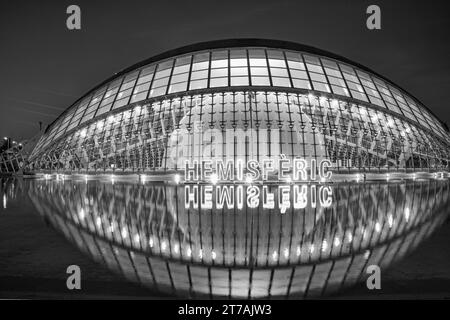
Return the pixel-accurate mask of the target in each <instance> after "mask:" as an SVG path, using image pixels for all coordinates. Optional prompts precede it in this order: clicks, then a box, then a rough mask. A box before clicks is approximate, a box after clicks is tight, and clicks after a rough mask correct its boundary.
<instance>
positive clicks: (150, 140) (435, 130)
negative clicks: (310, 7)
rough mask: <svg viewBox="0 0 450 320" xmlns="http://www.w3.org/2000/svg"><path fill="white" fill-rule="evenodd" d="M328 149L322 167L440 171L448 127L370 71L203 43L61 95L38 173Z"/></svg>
mask: <svg viewBox="0 0 450 320" xmlns="http://www.w3.org/2000/svg"><path fill="white" fill-rule="evenodd" d="M281 154H284V155H285V156H286V157H287V158H288V159H291V160H293V159H294V158H304V159H307V160H310V159H316V160H317V161H318V162H319V161H320V160H321V159H328V160H330V161H331V162H332V163H333V166H334V168H333V171H335V172H342V171H344V172H348V171H349V170H350V171H351V170H354V171H361V170H364V171H380V170H387V171H392V172H394V171H399V170H400V171H433V172H434V171H443V170H445V171H447V170H448V160H449V132H448V128H446V126H445V125H444V124H442V123H441V122H440V121H439V120H438V119H437V118H436V117H435V116H434V115H433V114H432V113H431V112H430V111H429V110H428V109H427V108H426V107H425V106H423V105H422V104H421V103H420V102H419V101H418V100H417V99H415V98H414V97H412V96H411V95H410V94H408V93H407V92H405V91H404V90H402V89H400V88H399V87H398V86H396V85H395V84H393V83H392V82H390V81H389V80H387V79H385V78H383V77H382V76H380V75H377V74H376V73H375V72H373V71H371V70H369V69H367V68H365V67H363V66H361V65H358V64H356V63H353V62H351V61H348V60H347V59H345V58H342V57H338V56H336V55H333V54H331V53H327V52H324V51H321V50H317V49H314V48H310V47H306V46H301V45H297V44H292V43H286V42H277V41H255V40H253V41H251V40H236V41H222V42H211V43H204V44H199V45H194V46H190V47H185V48H181V49H178V50H176V51H173V52H168V53H165V54H162V55H160V56H158V57H155V58H151V59H149V60H147V61H144V62H142V63H140V64H137V65H135V66H132V67H131V68H128V69H126V70H124V71H123V72H120V73H118V74H116V75H115V76H113V77H112V78H110V79H108V80H107V81H105V82H104V83H102V84H101V85H99V86H97V87H96V88H94V89H93V90H91V91H90V92H89V93H87V94H86V95H85V96H83V97H81V98H80V99H79V100H77V101H76V102H75V103H74V104H73V105H72V106H70V107H69V108H68V109H67V110H66V111H65V112H64V113H63V114H62V115H61V116H60V117H59V118H58V119H57V120H56V121H55V122H54V123H53V124H52V125H51V126H50V127H49V128H48V129H47V130H46V133H45V134H44V135H43V137H42V138H41V139H40V141H39V143H38V145H37V147H36V148H35V149H34V151H33V153H32V155H31V156H30V165H29V168H30V169H31V170H34V171H37V172H49V171H50V172H55V171H58V172H71V173H73V172H80V171H81V172H92V173H102V172H105V171H115V172H128V171H133V172H135V171H139V172H142V171H145V172H148V173H152V172H153V173H155V172H161V171H163V172H167V171H169V172H170V171H173V170H179V169H180V168H183V166H182V165H180V164H181V162H182V160H184V159H188V160H202V159H209V158H218V159H222V160H224V161H225V160H234V161H236V160H239V159H241V160H244V161H247V160H250V159H256V160H261V159H264V158H272V159H274V160H276V159H277V158H279V157H280V155H281Z"/></svg>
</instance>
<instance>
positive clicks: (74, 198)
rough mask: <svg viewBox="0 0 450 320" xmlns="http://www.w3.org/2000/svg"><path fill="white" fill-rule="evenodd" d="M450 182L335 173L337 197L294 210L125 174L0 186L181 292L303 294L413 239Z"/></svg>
mask: <svg viewBox="0 0 450 320" xmlns="http://www.w3.org/2000/svg"><path fill="white" fill-rule="evenodd" d="M277 187H278V186H272V187H270V188H272V189H274V190H276V188H277ZM213 188H214V190H215V188H216V187H213ZM449 188H450V185H449V180H422V181H420V180H414V181H413V180H411V181H389V182H386V181H384V182H365V183H334V184H333V185H332V201H331V204H330V205H325V206H324V205H321V203H320V202H317V205H313V204H312V203H311V202H308V204H307V205H306V206H304V207H303V208H301V209H298V208H297V209H296V208H294V206H291V207H289V208H288V209H287V210H286V211H285V213H281V212H280V208H278V207H277V206H274V208H273V209H268V208H263V204H262V201H261V202H260V203H259V205H258V207H256V208H250V207H249V205H248V203H247V202H246V201H243V202H242V206H241V207H239V206H238V205H235V206H234V207H232V208H231V207H227V206H224V207H223V208H222V209H217V208H216V207H217V206H216V204H214V206H213V207H212V209H204V208H203V209H199V208H201V201H200V203H199V207H198V208H193V206H186V201H185V200H186V199H185V196H186V193H185V186H184V185H170V184H162V183H161V184H157V183H150V182H145V183H126V182H121V181H119V180H118V181H114V183H111V181H100V180H86V179H80V180H76V179H65V180H58V181H57V180H53V179H49V180H37V179H27V180H24V181H21V183H20V184H18V183H17V182H14V180H6V181H5V180H4V181H3V182H2V193H3V194H2V196H3V198H4V199H6V200H5V206H6V205H7V203H8V201H9V200H8V199H9V198H10V197H14V196H15V193H17V190H16V189H24V190H26V191H27V193H28V195H29V197H30V199H31V200H32V202H33V203H34V206H35V207H36V208H37V210H38V211H39V213H40V214H41V215H43V216H44V217H46V219H47V220H49V221H50V222H51V223H52V225H53V226H54V227H55V228H56V229H57V230H59V231H60V232H62V233H63V234H64V235H65V237H67V238H68V239H69V240H70V241H71V242H72V243H73V244H75V245H76V246H77V247H78V248H80V249H81V250H82V251H84V252H85V253H86V254H88V255H89V256H90V257H92V258H93V259H95V260H96V261H98V262H99V263H102V264H106V265H107V266H108V267H109V268H110V269H112V270H114V271H116V272H118V273H120V274H123V275H124V276H125V277H126V278H128V279H129V280H131V281H134V282H140V283H142V284H144V285H146V286H150V287H156V288H158V289H160V290H162V291H166V292H167V291H168V292H172V293H174V294H181V295H184V294H190V295H194V296H202V295H206V296H212V295H218V296H233V297H267V296H293V297H305V296H317V295H322V294H329V293H332V292H335V291H337V290H339V289H341V288H342V287H345V286H349V285H351V284H354V283H355V282H357V281H359V280H361V279H363V278H364V277H365V276H366V274H365V269H366V267H367V266H369V265H372V264H376V265H379V266H380V267H381V268H384V267H387V266H388V265H390V264H391V263H392V262H394V261H395V260H398V259H400V258H401V257H403V256H404V255H405V254H406V253H408V252H410V251H411V250H413V249H414V248H415V247H416V246H417V245H418V244H419V243H420V242H421V241H423V240H424V239H425V238H427V237H428V236H429V235H430V234H431V233H432V232H433V231H434V230H435V229H436V227H438V226H439V225H440V224H441V223H442V222H443V221H444V220H445V218H446V216H447V214H448V202H449ZM310 189H311V186H308V190H309V191H310ZM15 191H16V192H15ZM274 195H275V203H277V201H278V199H277V193H276V192H274ZM291 198H292V194H291ZM213 202H214V201H213Z"/></svg>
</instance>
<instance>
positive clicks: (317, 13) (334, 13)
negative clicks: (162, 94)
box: [0, 0, 450, 140]
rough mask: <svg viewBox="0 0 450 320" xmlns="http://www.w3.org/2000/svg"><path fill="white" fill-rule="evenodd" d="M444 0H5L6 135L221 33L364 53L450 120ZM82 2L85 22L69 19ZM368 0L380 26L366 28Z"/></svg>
mask: <svg viewBox="0 0 450 320" xmlns="http://www.w3.org/2000/svg"><path fill="white" fill-rule="evenodd" d="M446 2H448V1H417V3H416V4H414V3H413V2H412V1H378V0H377V1H365V0H354V1H349V0H347V1H341V0H330V1H317V0H316V1H300V0H290V1H283V0H272V1H263V0H258V1H245V0H241V1H235V2H233V1H230V0H228V1H225V0H224V1H220V2H215V1H211V0H210V1H179V2H174V1H170V0H167V1H154V0H151V1H92V0H91V1H2V3H1V5H0V136H10V137H12V138H13V139H16V140H21V139H26V138H29V137H31V136H33V135H35V134H36V133H37V132H38V130H39V121H42V123H43V128H45V126H46V125H47V124H49V123H51V122H52V121H53V120H54V119H55V118H56V117H57V116H58V115H59V114H60V113H61V112H62V111H63V110H64V109H66V108H67V107H68V106H69V105H70V104H72V103H73V102H74V101H75V100H76V99H78V98H79V97H80V96H82V95H83V94H84V93H86V92H87V91H88V90H90V89H91V88H92V87H94V86H95V85H97V84H98V83H100V82H102V81H103V80H105V79H106V78H108V77H110V76H111V75H113V74H114V73H116V72H118V71H120V70H122V69H124V68H125V67H128V66H130V65H132V64H134V63H136V62H139V61H141V60H144V59H146V58H149V57H151V56H153V55H156V54H158V53H161V52H164V51H167V50H170V49H174V48H177V47H180V46H184V45H188V44H192V43H196V42H203V41H208V40H216V39H225V38H267V39H277V40H287V41H294V42H298V43H303V44H307V45H311V46H314V47H317V48H320V49H324V50H327V51H331V52H333V53H336V54H339V55H342V56H344V57H347V58H349V59H351V60H354V61H356V62H358V63H361V64H363V65H365V66H367V67H369V68H371V69H373V70H374V71H376V72H378V73H379V74H381V75H384V76H385V77H387V78H388V79H390V80H392V81H393V82H394V83H397V84H398V85H399V86H401V87H402V88H404V89H405V90H407V91H409V92H410V93H412V94H413V95H414V96H416V97H417V98H418V99H420V100H421V101H422V102H423V103H424V104H425V105H426V106H428V107H429V108H430V109H431V110H432V111H433V112H434V113H435V114H436V115H437V116H438V117H439V118H440V119H441V120H443V121H444V122H446V123H447V124H450V112H449V108H450V106H449V103H448V101H449V95H450V92H449V89H450V76H449V74H450V59H449V58H450V42H449V40H450V39H449V30H450V16H449V10H448V7H449V5H448V4H446ZM71 4H77V5H79V6H80V7H81V12H82V18H81V20H82V29H81V30H79V31H69V30H68V29H67V28H66V19H67V16H68V15H67V14H66V8H67V6H69V5H71ZM370 4H377V5H379V6H380V7H381V12H382V30H375V31H371V30H368V29H367V28H366V18H367V15H366V13H365V11H366V8H367V6H368V5H370Z"/></svg>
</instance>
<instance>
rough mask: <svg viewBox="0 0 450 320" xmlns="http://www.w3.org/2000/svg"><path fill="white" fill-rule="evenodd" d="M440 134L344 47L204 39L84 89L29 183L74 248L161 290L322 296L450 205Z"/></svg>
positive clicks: (420, 233) (413, 239) (37, 159)
mask: <svg viewBox="0 0 450 320" xmlns="http://www.w3.org/2000/svg"><path fill="white" fill-rule="evenodd" d="M449 138H450V135H449V131H448V128H447V127H446V126H445V125H444V124H443V123H442V122H441V121H439V119H437V118H436V116H434V115H433V113H432V112H431V111H430V110H428V109H427V108H426V107H425V106H424V105H423V104H422V103H421V102H420V101H418V100H417V99H416V98H414V97H413V96H412V95H411V94H409V93H407V92H406V91H404V90H403V89H401V88H400V87H399V86H397V85H395V84H393V83H392V82H391V81H389V80H387V79H386V78H384V77H382V76H380V75H378V74H376V73H375V72H373V71H371V70H370V69H368V68H366V67H363V66H361V65H359V64H357V63H354V62H352V61H349V60H348V59H345V58H343V57H339V56H336V55H334V54H331V53H328V52H325V51H322V50H318V49H315V48H311V47H308V46H303V45H299V44H295V43H288V42H282V41H272V40H255V39H241V40H225V41H213V42H207V43H200V44H196V45H192V46H187V47H183V48H180V49H177V50H174V51H170V52H166V53H163V54H161V55H158V56H156V57H153V58H150V59H149V60H146V61H143V62H141V63H138V64H136V65H134V66H132V67H130V68H128V69H126V70H124V71H122V72H120V73H118V74H116V75H114V76H113V77H112V78H110V79H108V80H106V81H104V82H103V83H101V84H100V85H98V86H97V87H95V88H94V89H92V90H91V91H90V92H88V93H87V94H86V95H84V96H83V97H81V98H80V99H78V100H77V101H76V102H75V103H74V104H73V105H72V106H70V107H69V108H68V109H67V110H66V111H65V112H64V113H63V114H61V115H60V116H59V117H58V119H57V120H56V121H55V122H54V123H52V124H51V125H50V126H49V127H48V128H47V130H46V132H45V133H44V135H43V136H42V138H41V139H40V140H39V142H38V144H37V145H36V147H35V148H34V150H33V152H32V154H31V156H30V157H29V159H28V164H27V165H28V169H29V170H31V171H33V172H36V173H37V174H38V176H40V175H43V179H29V182H28V183H29V185H30V188H29V191H28V194H29V196H30V199H31V201H32V202H33V203H34V205H35V207H36V209H37V211H39V212H40V214H41V215H42V216H44V217H45V218H46V220H48V221H50V222H51V223H52V225H53V226H54V227H55V228H56V229H57V230H59V231H61V233H63V234H64V236H65V237H66V238H67V239H68V240H69V241H71V242H72V243H74V244H75V246H76V247H78V248H79V249H81V250H82V251H83V252H85V253H86V254H87V255H89V256H90V257H92V258H93V259H94V260H96V261H98V262H99V263H102V264H104V265H106V266H107V267H108V268H109V269H111V270H113V271H115V272H117V273H119V274H121V275H123V276H124V277H126V278H127V279H129V280H131V281H133V282H135V283H139V284H140V285H143V286H146V287H150V288H152V289H157V290H159V292H164V293H168V294H170V295H180V296H189V297H199V298H205V297H222V298H236V297H237V298H270V297H288V298H291V297H293V298H309V297H318V296H323V295H329V294H333V293H335V292H339V291H340V290H341V289H342V288H345V287H349V286H351V285H353V284H355V283H358V282H359V281H361V280H364V279H365V276H366V275H367V273H366V270H367V267H368V266H370V265H377V266H380V267H381V268H382V270H383V272H384V270H385V268H386V267H388V266H389V265H391V264H392V263H393V262H394V261H396V260H398V259H400V258H402V257H403V256H405V255H406V254H407V253H409V252H411V251H412V250H413V249H414V248H415V247H416V246H417V245H419V243H420V242H422V241H423V240H424V239H426V238H427V237H428V236H429V235H430V234H431V233H432V232H433V231H434V230H435V229H436V228H437V227H438V226H439V225H440V224H442V223H443V222H444V221H445V220H446V219H448V213H449V210H448V208H449V201H450V197H449V195H450V192H449V190H450V179H449V172H448V170H449V150H450V148H449V147H450V139H449ZM229 164H231V166H228V165H229ZM240 164H242V166H240ZM286 164H287V165H286ZM306 166H308V167H306ZM325 169H326V170H325ZM206 173H208V174H206ZM244 173H245V176H244Z"/></svg>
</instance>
